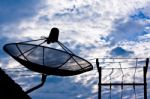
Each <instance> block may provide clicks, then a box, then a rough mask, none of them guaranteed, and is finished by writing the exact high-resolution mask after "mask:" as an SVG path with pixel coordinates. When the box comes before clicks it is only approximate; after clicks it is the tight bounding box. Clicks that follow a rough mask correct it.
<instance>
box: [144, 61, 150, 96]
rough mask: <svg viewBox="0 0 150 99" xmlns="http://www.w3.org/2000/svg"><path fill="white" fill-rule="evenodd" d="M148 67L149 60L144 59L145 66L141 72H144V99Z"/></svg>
mask: <svg viewBox="0 0 150 99" xmlns="http://www.w3.org/2000/svg"><path fill="white" fill-rule="evenodd" d="M148 65H149V58H147V59H146V63H145V66H144V67H143V71H144V99H147V80H146V75H147V70H148Z"/></svg>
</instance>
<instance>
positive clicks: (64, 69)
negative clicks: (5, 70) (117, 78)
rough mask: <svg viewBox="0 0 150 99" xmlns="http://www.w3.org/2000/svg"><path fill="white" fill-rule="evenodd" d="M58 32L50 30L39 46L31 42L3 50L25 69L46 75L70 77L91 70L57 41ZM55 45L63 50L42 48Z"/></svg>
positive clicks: (89, 65)
mask: <svg viewBox="0 0 150 99" xmlns="http://www.w3.org/2000/svg"><path fill="white" fill-rule="evenodd" d="M58 36H59V30H58V29H57V28H52V29H51V32H50V35H49V37H48V38H44V39H38V40H41V41H42V43H40V44H29V42H32V41H38V40H32V41H26V42H20V43H10V44H6V45H5V46H4V50H5V51H6V52H7V53H8V54H9V55H10V56H11V57H13V58H14V59H15V60H16V61H18V62H19V63H21V64H22V65H23V66H25V67H26V68H28V69H30V70H32V71H35V72H38V73H42V74H46V75H58V76H72V75H77V74H81V73H84V72H86V71H89V70H92V69H93V66H92V65H91V64H90V63H89V62H88V61H86V60H85V59H83V58H81V57H79V56H77V55H75V54H74V53H73V52H71V51H70V50H69V49H68V48H67V47H66V46H64V45H63V44H62V43H61V42H59V41H58ZM46 42H47V44H50V43H57V44H58V45H60V46H61V47H62V49H63V50H60V49H55V48H51V47H46V46H43V45H42V44H44V43H46Z"/></svg>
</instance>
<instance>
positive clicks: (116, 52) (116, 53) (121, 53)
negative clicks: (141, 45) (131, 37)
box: [110, 47, 134, 57]
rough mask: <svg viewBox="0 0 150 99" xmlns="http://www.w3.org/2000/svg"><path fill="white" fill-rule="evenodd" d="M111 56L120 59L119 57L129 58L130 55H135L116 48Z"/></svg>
mask: <svg viewBox="0 0 150 99" xmlns="http://www.w3.org/2000/svg"><path fill="white" fill-rule="evenodd" d="M110 54H111V55H112V56H113V57H118V56H122V57H129V56H130V55H133V54H134V52H132V51H127V50H125V49H123V48H121V47H116V48H114V49H112V50H111V52H110Z"/></svg>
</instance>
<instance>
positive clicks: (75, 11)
mask: <svg viewBox="0 0 150 99" xmlns="http://www.w3.org/2000/svg"><path fill="white" fill-rule="evenodd" d="M148 2H149V1H148V0H134V1H131V0H126V1H123V0H111V1H110V0H105V1H99V0H93V1H91V0H82V1H81V0H62V1H60V0H53V1H50V0H47V1H46V4H45V7H43V8H42V9H40V10H39V13H38V14H37V15H36V16H34V17H32V18H30V19H24V20H22V21H21V22H20V23H19V24H17V25H16V24H15V25H13V26H12V27H9V26H5V27H4V28H3V29H4V30H5V31H4V32H3V33H2V34H3V35H5V36H7V37H10V38H9V39H10V40H12V39H13V40H12V42H15V41H14V40H16V38H17V40H18V41H19V40H22V41H23V40H24V39H28V38H32V39H38V38H40V37H41V36H48V35H49V31H50V29H51V28H52V27H58V28H59V29H60V41H62V42H63V43H65V44H66V45H67V46H68V48H70V49H71V50H73V51H79V52H78V53H77V54H78V55H80V56H82V57H84V58H86V59H89V58H97V57H105V56H109V55H108V53H109V52H110V50H111V49H112V48H113V47H116V46H122V47H123V48H125V49H127V50H129V51H134V55H135V56H136V57H149V56H150V54H149V45H150V43H149V42H148V41H147V40H148V39H149V34H145V35H144V36H143V35H142V36H141V35H140V34H138V33H137V34H136V33H135V34H134V32H139V31H140V33H141V32H142V31H144V30H147V31H149V28H148V26H146V25H147V24H149V22H148V21H147V20H146V21H145V20H144V21H143V20H142V21H141V20H140V21H139V20H138V21H134V20H132V19H130V18H129V16H130V15H132V14H134V13H135V12H136V11H137V10H138V9H140V8H143V7H145V6H147V3H148ZM145 13H147V12H145ZM147 15H149V14H147ZM117 22H118V23H120V24H119V25H118V23H117ZM145 26H146V27H145ZM118 27H119V28H118ZM127 27H128V28H127ZM129 28H130V29H129ZM124 30H125V31H124ZM112 31H115V32H116V33H117V34H112ZM124 32H125V33H124ZM126 33H127V34H126ZM114 35H115V36H114ZM137 35H138V36H137ZM107 36H111V37H112V36H114V37H115V38H114V39H115V40H118V39H119V40H120V42H117V41H116V42H117V45H111V46H110V44H111V40H106V39H101V37H104V38H107ZM130 36H132V37H135V36H137V39H138V40H139V41H138V42H136V41H128V40H129V39H128V37H130ZM111 37H110V38H111ZM123 38H126V40H124V41H122V39H123ZM145 40H146V41H145ZM94 62H95V60H94ZM10 63H12V62H11V61H10ZM12 66H13V67H14V66H16V67H17V66H19V65H18V64H17V63H15V62H13V65H12V64H8V67H12ZM20 75H21V74H20ZM15 76H16V77H18V76H17V75H15ZM30 76H31V75H30ZM34 77H35V79H36V78H38V77H37V76H34ZM31 78H32V76H31ZM52 78H53V77H52ZM97 78H98V75H97V71H96V70H94V71H91V72H88V73H85V74H82V75H78V76H75V77H73V78H69V79H65V80H62V79H63V78H62V79H61V80H62V81H60V82H57V83H55V82H54V83H51V81H48V83H49V84H46V85H45V87H44V88H43V89H39V91H37V92H35V93H33V94H31V95H32V96H33V97H34V98H37V97H38V98H39V99H40V95H41V96H42V97H41V98H42V99H44V95H45V93H48V94H46V96H45V99H47V97H52V98H53V97H54V96H57V97H61V98H62V97H64V98H66V97H68V99H69V98H70V99H72V97H74V96H75V97H77V99H83V98H84V99H88V98H89V99H96V98H97V97H96V94H97V93H96V92H97V88H96V87H95V86H96V84H97V80H98V79H97ZM17 79H19V80H20V81H21V80H22V81H21V82H25V81H24V80H23V79H21V76H20V77H18V78H17ZM72 81H73V82H72ZM34 82H38V81H34ZM66 82H69V84H74V83H75V84H74V86H76V87H77V86H78V85H80V87H81V88H79V89H72V88H74V87H72V86H71V85H68V84H66ZM25 83H29V82H25ZM76 84H77V85H76ZM62 86H63V88H61V87H62ZM56 88H61V89H56ZM65 88H66V89H67V90H66V89H65ZM82 88H83V89H82ZM52 89H53V90H52ZM71 89H72V92H71V91H70V90H71ZM63 90H65V92H66V94H64V96H63V95H62V94H60V93H61V92H63ZM41 91H42V93H41ZM45 91H47V92H45ZM52 91H53V92H54V94H53V92H52ZM85 91H88V93H86V94H84V93H85ZM73 92H77V93H75V94H74V93H73ZM80 92H81V93H80ZM37 93H38V94H37ZM40 93H41V94H40ZM43 94H44V95H43ZM92 95H93V96H94V97H93V98H90V97H91V96H92Z"/></svg>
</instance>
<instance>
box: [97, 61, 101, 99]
mask: <svg viewBox="0 0 150 99" xmlns="http://www.w3.org/2000/svg"><path fill="white" fill-rule="evenodd" d="M96 66H97V70H98V73H99V83H98V99H101V76H102V68H101V67H99V61H98V59H96Z"/></svg>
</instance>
